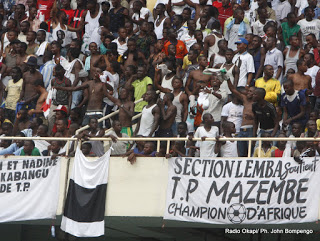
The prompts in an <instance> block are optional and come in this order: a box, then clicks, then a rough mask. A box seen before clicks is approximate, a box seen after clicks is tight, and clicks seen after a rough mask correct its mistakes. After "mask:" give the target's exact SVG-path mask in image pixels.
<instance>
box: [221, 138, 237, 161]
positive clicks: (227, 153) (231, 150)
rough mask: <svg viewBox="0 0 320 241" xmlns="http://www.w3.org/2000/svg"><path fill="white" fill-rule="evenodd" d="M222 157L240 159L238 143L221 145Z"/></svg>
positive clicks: (228, 142) (232, 142)
mask: <svg viewBox="0 0 320 241" xmlns="http://www.w3.org/2000/svg"><path fill="white" fill-rule="evenodd" d="M220 155H221V157H238V147H237V141H226V144H224V145H221V148H220Z"/></svg>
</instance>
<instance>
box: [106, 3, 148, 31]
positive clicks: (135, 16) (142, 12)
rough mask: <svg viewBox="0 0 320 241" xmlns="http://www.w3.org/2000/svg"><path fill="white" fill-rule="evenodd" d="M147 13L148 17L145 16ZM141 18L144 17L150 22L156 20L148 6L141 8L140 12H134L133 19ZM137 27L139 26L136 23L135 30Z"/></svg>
mask: <svg viewBox="0 0 320 241" xmlns="http://www.w3.org/2000/svg"><path fill="white" fill-rule="evenodd" d="M147 15H148V19H146V18H145V17H146V16H147ZM140 18H143V19H145V20H147V21H148V22H154V19H153V15H152V13H151V11H150V10H149V9H148V8H144V7H142V8H141V9H140V14H137V13H134V14H132V19H134V20H139V19H140ZM111 21H112V19H111ZM137 27H138V26H137V24H135V23H134V24H133V30H135V29H136V28H137Z"/></svg>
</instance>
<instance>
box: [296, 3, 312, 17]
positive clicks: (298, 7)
mask: <svg viewBox="0 0 320 241" xmlns="http://www.w3.org/2000/svg"><path fill="white" fill-rule="evenodd" d="M308 6H309V4H308V0H297V2H296V5H295V13H296V16H300V15H301V13H302V10H303V9H305V8H306V7H308Z"/></svg>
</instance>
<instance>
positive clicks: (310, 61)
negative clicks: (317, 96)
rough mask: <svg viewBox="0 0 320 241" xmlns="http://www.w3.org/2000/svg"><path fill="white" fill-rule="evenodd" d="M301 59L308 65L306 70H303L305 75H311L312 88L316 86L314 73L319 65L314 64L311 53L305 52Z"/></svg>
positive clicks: (315, 73)
mask: <svg viewBox="0 0 320 241" xmlns="http://www.w3.org/2000/svg"><path fill="white" fill-rule="evenodd" d="M303 59H304V61H305V62H306V64H307V66H308V70H307V72H305V75H309V76H310V77H311V86H312V88H313V89H314V88H315V87H316V75H317V73H318V71H319V69H320V67H319V66H317V65H315V60H314V55H313V54H311V53H306V54H305V55H304V56H303Z"/></svg>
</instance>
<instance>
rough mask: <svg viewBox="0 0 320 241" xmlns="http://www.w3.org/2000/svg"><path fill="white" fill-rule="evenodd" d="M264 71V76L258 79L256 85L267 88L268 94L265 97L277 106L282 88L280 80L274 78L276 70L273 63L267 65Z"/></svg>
mask: <svg viewBox="0 0 320 241" xmlns="http://www.w3.org/2000/svg"><path fill="white" fill-rule="evenodd" d="M263 72H264V76H263V77H261V78H259V79H257V80H256V82H255V87H257V88H263V89H265V91H266V96H265V98H264V99H265V100H266V101H268V102H270V103H272V104H273V105H275V106H277V102H278V99H279V96H280V89H281V86H280V81H279V80H277V79H274V78H272V76H274V71H273V67H272V66H271V65H265V66H264V71H263Z"/></svg>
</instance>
